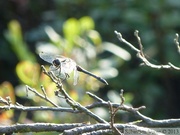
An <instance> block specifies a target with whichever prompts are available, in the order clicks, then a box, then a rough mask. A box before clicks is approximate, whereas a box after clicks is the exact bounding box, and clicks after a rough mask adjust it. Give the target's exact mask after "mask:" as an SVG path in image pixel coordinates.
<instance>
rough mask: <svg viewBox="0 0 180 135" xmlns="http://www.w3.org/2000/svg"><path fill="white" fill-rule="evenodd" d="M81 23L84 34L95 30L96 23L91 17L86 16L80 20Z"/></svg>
mask: <svg viewBox="0 0 180 135" xmlns="http://www.w3.org/2000/svg"><path fill="white" fill-rule="evenodd" d="M79 22H80V26H81V31H82V32H85V31H88V30H92V29H94V26H95V24H94V21H93V19H92V18H91V17H89V16H84V17H82V18H80V19H79Z"/></svg>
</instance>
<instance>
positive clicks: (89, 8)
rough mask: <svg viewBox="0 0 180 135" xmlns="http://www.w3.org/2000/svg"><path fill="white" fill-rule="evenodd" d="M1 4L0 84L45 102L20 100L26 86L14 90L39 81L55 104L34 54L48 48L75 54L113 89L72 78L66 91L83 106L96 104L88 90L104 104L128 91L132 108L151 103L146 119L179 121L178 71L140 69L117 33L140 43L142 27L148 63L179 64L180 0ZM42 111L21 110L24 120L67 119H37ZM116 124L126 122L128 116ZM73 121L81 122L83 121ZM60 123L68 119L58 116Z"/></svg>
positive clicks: (37, 85)
mask: <svg viewBox="0 0 180 135" xmlns="http://www.w3.org/2000/svg"><path fill="white" fill-rule="evenodd" d="M0 5H1V8H0V11H1V12H0V17H1V18H0V20H1V25H0V30H1V31H2V33H3V34H1V35H0V47H1V49H0V54H1V55H0V65H1V66H0V71H1V72H0V74H1V76H0V81H1V82H2V83H3V82H4V81H9V82H11V84H12V85H13V86H12V87H14V88H15V91H16V97H18V102H20V103H23V104H25V105H42V104H44V102H40V101H39V100H38V99H36V98H34V97H35V96H34V95H31V96H32V97H28V98H27V97H25V95H23V94H22V95H21V89H23V88H22V87H19V88H18V87H17V86H22V85H21V84H24V83H26V84H28V85H30V86H32V87H34V88H36V89H38V90H40V89H39V88H40V85H41V84H43V85H46V86H45V88H46V90H47V92H48V94H49V96H50V97H52V99H53V100H54V101H55V102H57V101H58V99H55V97H54V93H53V88H54V89H55V86H53V84H52V83H51V81H50V80H49V81H47V78H45V76H44V75H43V74H42V73H41V71H40V65H39V64H38V63H41V62H42V61H40V59H39V58H38V56H37V53H38V51H41V50H42V49H43V50H44V51H52V52H54V53H58V54H62V55H65V56H67V57H71V58H72V59H74V60H75V61H77V63H78V64H80V65H82V66H83V67H84V68H86V69H87V70H89V71H91V72H93V73H96V74H98V75H100V76H102V77H105V78H106V79H107V80H108V83H109V84H110V85H109V86H106V87H104V86H103V85H102V84H101V83H100V82H98V81H96V80H95V79H93V78H91V77H88V76H86V75H83V74H80V80H79V83H78V85H77V86H75V87H74V86H72V81H73V80H72V79H69V80H67V83H66V84H67V85H66V86H65V87H66V89H67V90H68V93H70V95H71V96H72V97H73V98H74V99H75V100H77V101H79V102H81V103H82V104H88V103H91V102H92V101H91V99H89V98H88V97H87V96H84V95H85V91H87V90H88V91H90V90H93V92H95V93H96V94H98V95H99V96H100V97H102V98H103V99H106V100H112V101H114V102H119V98H118V95H117V94H118V93H119V90H120V89H124V93H125V96H126V99H127V104H130V103H131V104H132V105H133V106H135V107H138V106H140V105H145V106H147V109H145V110H143V114H145V115H148V116H151V117H153V118H158V119H160V118H172V117H173V118H176V117H179V113H178V112H179V108H180V107H179V104H178V102H179V99H180V98H179V95H180V94H179V89H180V87H179V75H178V74H179V73H178V72H176V71H171V70H154V69H150V68H147V67H139V64H140V61H139V60H138V59H137V58H136V56H135V53H134V52H133V51H132V50H131V49H130V48H128V47H127V46H125V45H123V44H122V43H120V42H119V41H118V39H117V38H116V35H115V34H114V30H117V31H119V32H121V33H122V35H123V37H124V38H125V39H126V40H127V41H129V42H131V43H132V44H134V45H135V46H138V45H137V41H136V38H135V37H134V35H133V33H134V30H136V29H137V30H139V32H140V37H141V39H142V43H143V45H144V51H145V53H146V54H147V56H148V57H149V58H150V61H151V62H153V63H155V64H166V63H167V62H169V61H170V62H172V63H174V64H175V65H178V64H179V54H178V53H177V50H176V47H175V45H174V43H173V39H174V37H175V33H179V28H180V19H179V14H180V1H178V0H161V1H157V0H151V1H143V0H139V1H135V0H127V1H123V0H107V1H82V0H76V1H70V0H54V1H48V0H44V1H28V0H27V1H1V2H0ZM2 5H3V6H2ZM5 13H6V14H5ZM106 41H108V42H106ZM117 44H118V45H119V46H117ZM122 48H124V49H125V50H127V51H128V52H129V53H130V54H132V55H131V56H130V54H129V53H128V52H127V51H125V50H124V49H122ZM35 52H36V53H35ZM118 52H119V53H118ZM130 59H131V60H130ZM128 60H130V61H128ZM127 61H128V62H127ZM15 67H16V68H15ZM2 71H3V72H2ZM15 73H16V74H15ZM16 80H19V81H16ZM84 80H86V81H84ZM11 84H10V85H11ZM2 85H3V84H2ZM51 85H52V86H51ZM18 89H20V90H18ZM1 91H2V89H1ZM19 91H20V92H19ZM10 93H11V92H10ZM1 94H2V92H1ZM10 95H11V94H10ZM12 95H13V94H12ZM14 97H15V95H14ZM23 97H25V99H23ZM33 98H34V100H33V101H32V100H31V99H33ZM29 101H30V102H29ZM61 104H62V103H61ZM38 113H39V112H36V113H34V114H33V115H32V114H31V113H30V114H29V113H24V112H23V113H22V114H21V115H19V119H21V118H22V121H23V118H24V120H25V119H26V116H27V118H29V119H32V120H35V119H36V120H37V121H41V120H43V118H44V120H47V118H48V120H49V119H51V118H53V117H55V118H56V116H58V117H59V118H60V117H65V114H59V113H58V114H55V113H52V112H51V114H49V112H46V113H45V112H43V114H44V115H42V117H43V118H42V119H39V118H40V117H38V116H40V115H39V114H38ZM40 113H41V112H40ZM41 114H42V113H41ZM59 115H62V116H59ZM107 115H108V114H107ZM107 115H106V118H107V119H108V116H107ZM32 116H33V118H32ZM117 119H118V120H119V121H120V120H122V119H123V115H122V117H121V115H119V116H118V117H117ZM68 120H69V121H71V120H70V118H69V119H68ZM75 120H77V121H81V120H78V117H75V118H74V119H73V121H75ZM15 121H18V120H15ZM22 121H21V122H22ZM52 121H53V119H52ZM57 121H58V120H57ZM82 121H83V120H82ZM58 122H59V121H58ZM61 122H67V121H63V120H62V119H61Z"/></svg>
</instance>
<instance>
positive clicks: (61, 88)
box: [42, 66, 108, 123]
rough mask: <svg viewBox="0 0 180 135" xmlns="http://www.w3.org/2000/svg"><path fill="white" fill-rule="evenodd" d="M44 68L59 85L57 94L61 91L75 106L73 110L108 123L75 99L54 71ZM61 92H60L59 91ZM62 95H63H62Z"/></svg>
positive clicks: (69, 102)
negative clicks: (55, 75)
mask: <svg viewBox="0 0 180 135" xmlns="http://www.w3.org/2000/svg"><path fill="white" fill-rule="evenodd" d="M42 68H43V72H44V73H45V74H46V75H47V76H49V77H50V78H51V79H52V81H53V82H54V83H55V84H56V85H57V88H58V90H57V91H56V92H55V94H56V96H58V94H59V93H61V94H62V95H63V96H64V98H65V99H66V102H67V103H68V104H69V105H70V106H71V107H72V108H73V110H75V108H76V109H77V110H79V111H81V112H84V113H85V114H87V115H89V116H90V117H91V118H93V119H95V120H96V121H98V122H100V123H108V122H107V121H105V120H104V119H102V118H100V117H99V116H97V115H96V114H94V113H93V112H91V111H90V110H88V109H87V108H86V107H84V106H82V105H81V104H80V103H78V102H76V101H74V100H73V99H72V98H71V97H70V96H69V95H68V93H67V92H66V90H65V89H64V88H63V85H62V83H61V81H60V79H58V78H56V77H54V75H53V73H52V72H47V71H46V69H45V68H44V66H42ZM58 92H59V93H58ZM61 97H62V96H61Z"/></svg>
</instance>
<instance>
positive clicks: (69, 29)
mask: <svg viewBox="0 0 180 135" xmlns="http://www.w3.org/2000/svg"><path fill="white" fill-rule="evenodd" d="M63 33H64V36H65V39H66V40H67V41H68V42H69V46H68V49H70V50H71V48H72V44H73V41H74V39H75V37H76V36H78V35H79V34H80V25H79V21H78V20H77V19H75V18H70V19H68V20H67V21H66V22H65V23H64V24H63ZM66 48H67V47H66Z"/></svg>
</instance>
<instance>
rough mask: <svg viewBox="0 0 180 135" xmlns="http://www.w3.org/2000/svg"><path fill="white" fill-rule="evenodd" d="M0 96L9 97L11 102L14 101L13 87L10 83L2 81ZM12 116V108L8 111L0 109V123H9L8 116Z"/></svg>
mask: <svg viewBox="0 0 180 135" xmlns="http://www.w3.org/2000/svg"><path fill="white" fill-rule="evenodd" d="M0 96H1V97H2V98H3V99H5V100H6V97H10V100H11V102H12V103H15V100H16V99H15V94H14V89H13V86H12V84H11V83H9V82H3V83H2V84H1V85H0ZM11 117H13V110H9V111H1V112H0V121H1V124H3V123H6V124H8V123H11V121H10V118H11Z"/></svg>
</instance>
